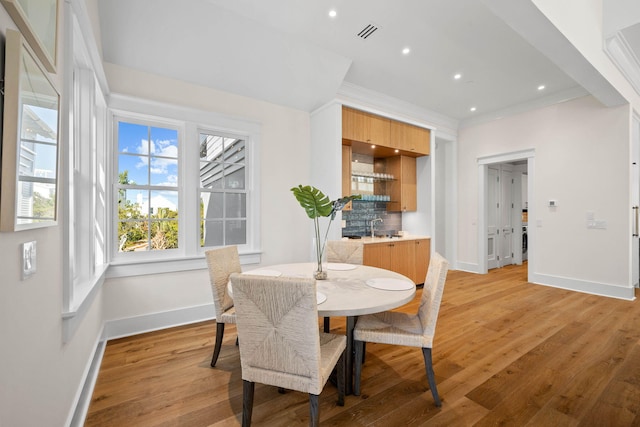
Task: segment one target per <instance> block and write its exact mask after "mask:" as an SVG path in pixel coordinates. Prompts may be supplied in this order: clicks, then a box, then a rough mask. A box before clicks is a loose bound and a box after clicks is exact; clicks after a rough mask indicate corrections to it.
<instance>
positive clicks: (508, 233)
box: [498, 165, 514, 267]
mask: <svg viewBox="0 0 640 427" xmlns="http://www.w3.org/2000/svg"><path fill="white" fill-rule="evenodd" d="M500 184H501V185H500V198H499V199H498V200H499V202H498V204H499V206H500V236H499V239H498V242H499V243H498V266H499V267H502V266H505V265H510V264H513V239H514V236H513V232H514V228H513V210H514V206H513V187H514V180H513V172H512V168H511V165H502V167H501V168H500Z"/></svg>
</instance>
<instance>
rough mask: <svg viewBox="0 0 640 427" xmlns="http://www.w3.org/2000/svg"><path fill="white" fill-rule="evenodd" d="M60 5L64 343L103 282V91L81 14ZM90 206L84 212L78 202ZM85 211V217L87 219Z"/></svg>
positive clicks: (105, 252)
mask: <svg viewBox="0 0 640 427" xmlns="http://www.w3.org/2000/svg"><path fill="white" fill-rule="evenodd" d="M76 6H77V3H75V2H74V3H72V4H71V5H67V4H65V7H64V8H63V11H64V14H65V19H64V22H65V26H64V34H65V37H64V39H63V43H64V46H65V49H64V51H65V54H64V55H63V57H62V60H63V62H64V69H66V70H70V71H69V72H66V73H64V75H63V88H64V91H63V93H64V96H63V97H62V104H61V106H62V108H61V133H62V140H66V141H68V144H61V146H60V150H61V154H60V158H61V162H60V176H61V179H60V189H61V190H60V209H61V210H62V212H61V215H60V217H61V218H62V221H61V224H62V228H63V231H62V246H63V260H64V261H63V268H62V276H63V301H62V313H61V315H62V319H63V323H62V325H63V336H62V339H63V342H68V341H69V340H70V339H71V337H72V336H73V334H74V333H75V331H76V330H77V329H78V328H79V327H80V325H81V323H82V320H83V318H84V315H85V314H86V312H87V310H88V307H89V306H90V303H91V301H93V298H94V296H95V295H96V293H97V290H98V289H100V287H101V285H102V283H103V282H104V279H105V276H106V271H107V269H108V267H109V264H108V248H107V246H106V242H105V237H106V236H107V234H108V227H109V226H108V218H107V215H108V212H107V205H106V203H107V193H108V191H109V190H108V188H107V181H106V172H107V169H108V163H109V154H108V141H109V139H108V138H109V136H108V134H109V131H108V128H107V123H108V106H107V100H106V95H105V94H106V93H108V86H107V84H106V79H105V78H104V74H103V72H102V68H101V62H100V61H99V58H97V57H95V56H93V55H91V52H92V50H90V49H89V48H88V45H89V44H90V43H91V40H92V39H91V38H90V37H86V35H85V32H84V27H83V26H82V22H84V20H85V19H86V15H85V11H84V9H82V8H77V7H76ZM85 200H89V201H90V204H89V206H87V205H86V204H85V203H83V202H82V201H85ZM87 211H88V212H89V213H90V214H89V215H87Z"/></svg>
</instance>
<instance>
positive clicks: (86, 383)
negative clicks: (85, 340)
mask: <svg viewBox="0 0 640 427" xmlns="http://www.w3.org/2000/svg"><path fill="white" fill-rule="evenodd" d="M103 329H104V327H103ZM101 336H102V333H101V334H99V335H98V339H97V340H96V343H95V345H94V348H93V356H92V357H91V358H89V360H88V362H87V366H86V367H85V370H84V372H83V376H82V378H83V381H82V382H81V385H82V387H80V388H79V389H78V391H77V392H76V396H75V399H74V405H73V406H72V408H73V410H72V411H71V413H70V414H69V416H68V418H67V422H66V423H65V426H67V427H82V426H83V425H84V421H85V418H86V417H87V411H88V410H89V404H90V403H91V395H92V394H93V388H94V386H95V385H96V380H97V379H98V372H99V371H100V365H101V364H102V356H103V355H104V349H105V347H106V344H107V343H106V341H104V340H102V339H101V338H100V337H101Z"/></svg>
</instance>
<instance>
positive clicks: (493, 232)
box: [487, 166, 500, 269]
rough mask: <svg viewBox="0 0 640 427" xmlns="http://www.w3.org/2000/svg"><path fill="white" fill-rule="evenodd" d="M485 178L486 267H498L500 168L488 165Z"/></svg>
mask: <svg viewBox="0 0 640 427" xmlns="http://www.w3.org/2000/svg"><path fill="white" fill-rule="evenodd" d="M488 169H489V170H488V172H489V175H488V178H487V268H488V269H492V268H497V267H498V251H497V246H498V233H499V230H500V219H499V218H500V205H499V200H500V170H499V169H498V168H497V166H489V168H488Z"/></svg>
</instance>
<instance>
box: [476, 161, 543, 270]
mask: <svg viewBox="0 0 640 427" xmlns="http://www.w3.org/2000/svg"><path fill="white" fill-rule="evenodd" d="M534 155H535V151H534V150H524V151H519V152H513V153H505V154H500V155H494V156H487V157H482V158H479V159H478V182H479V185H478V191H479V194H478V223H477V225H478V272H479V273H481V274H484V273H487V272H488V270H489V269H490V268H498V267H501V266H504V265H508V264H522V263H523V262H524V261H527V267H528V268H527V270H528V273H527V275H528V277H529V278H530V277H531V275H532V273H531V272H532V271H533V270H532V266H533V265H534V262H535V229H534V228H532V227H529V225H530V224H531V223H532V222H533V221H534V219H535V209H532V208H534V204H533V203H532V201H533V200H535V198H534V182H535V181H534V179H533V178H534V176H533V173H534V165H535V157H534ZM525 230H526V235H525ZM524 242H526V254H525V253H524V252H523V250H524ZM523 255H524V256H523Z"/></svg>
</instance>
